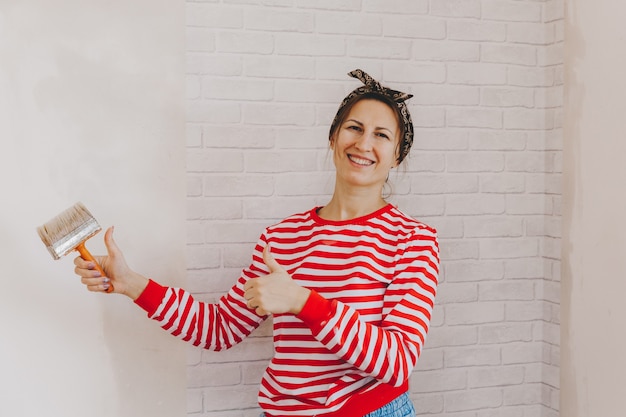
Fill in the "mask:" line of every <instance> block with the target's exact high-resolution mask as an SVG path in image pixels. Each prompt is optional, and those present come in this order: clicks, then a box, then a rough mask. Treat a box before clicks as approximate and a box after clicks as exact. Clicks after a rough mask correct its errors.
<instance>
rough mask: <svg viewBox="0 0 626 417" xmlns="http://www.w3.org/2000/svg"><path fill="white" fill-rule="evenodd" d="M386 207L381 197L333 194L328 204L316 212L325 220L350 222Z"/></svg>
mask: <svg viewBox="0 0 626 417" xmlns="http://www.w3.org/2000/svg"><path fill="white" fill-rule="evenodd" d="M386 205H387V202H386V201H385V200H384V199H383V198H382V197H377V198H371V197H370V198H364V197H358V196H339V195H337V193H336V192H335V194H333V197H332V198H331V199H330V201H329V202H328V204H326V205H325V206H324V207H322V208H321V209H320V210H319V211H318V215H319V216H320V217H322V218H323V219H326V220H334V221H342V220H350V219H355V218H357V217H362V216H365V215H367V214H370V213H373V212H375V211H376V210H379V209H381V208H383V207H385V206H386Z"/></svg>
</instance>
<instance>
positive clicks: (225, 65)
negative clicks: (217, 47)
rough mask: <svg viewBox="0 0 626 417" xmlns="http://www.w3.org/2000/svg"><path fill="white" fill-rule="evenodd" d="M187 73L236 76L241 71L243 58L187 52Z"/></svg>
mask: <svg viewBox="0 0 626 417" xmlns="http://www.w3.org/2000/svg"><path fill="white" fill-rule="evenodd" d="M185 67H186V69H187V74H210V75H217V76H237V75H241V74H242V72H243V59H242V57H241V56H238V55H228V54H211V55H207V54H205V53H202V52H199V53H194V52H188V53H187V65H186V66H185Z"/></svg>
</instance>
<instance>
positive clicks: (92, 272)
mask: <svg viewBox="0 0 626 417" xmlns="http://www.w3.org/2000/svg"><path fill="white" fill-rule="evenodd" d="M74 273H75V274H76V275H78V276H80V277H85V278H98V277H101V276H102V274H101V273H100V271H98V270H97V269H95V267H92V268H80V267H78V266H77V267H76V268H74Z"/></svg>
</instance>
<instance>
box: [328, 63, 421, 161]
mask: <svg viewBox="0 0 626 417" xmlns="http://www.w3.org/2000/svg"><path fill="white" fill-rule="evenodd" d="M348 75H349V76H351V77H353V78H356V79H358V80H360V81H361V82H362V83H363V84H364V85H363V86H361V87H358V88H356V89H355V90H353V91H352V92H351V93H350V94H348V95H347V96H346V98H344V99H343V101H342V102H341V104H340V105H339V109H338V110H337V114H336V115H335V118H334V120H333V122H332V124H331V125H330V132H329V135H328V138H329V139H331V137H332V135H333V132H334V131H335V129H336V128H337V125H338V123H339V121H340V120H339V119H340V118H341V117H342V115H343V113H344V111H343V110H344V108H345V107H346V105H348V104H349V103H354V102H356V101H357V100H358V97H360V96H364V95H366V94H367V95H369V94H374V95H379V96H382V97H384V98H385V99H387V100H386V101H387V102H389V103H388V104H389V105H390V106H391V107H392V108H393V110H394V111H395V112H396V114H397V115H398V119H399V120H400V125H401V127H402V131H403V132H404V135H403V136H402V137H401V138H400V147H399V154H398V159H397V161H398V163H400V162H402V160H404V158H405V157H406V156H407V155H408V154H409V151H410V150H411V146H412V145H413V121H412V120H411V114H410V113H409V109H408V108H407V106H406V103H405V100H408V99H410V98H411V97H413V94H408V93H403V92H401V91H396V90H392V89H391V88H387V87H383V86H382V85H381V84H380V83H379V82H378V81H376V80H375V79H373V78H372V77H371V76H370V75H369V74H367V73H366V72H365V71H363V70H360V69H355V70H353V71H350V72H349V73H348ZM394 104H395V106H394Z"/></svg>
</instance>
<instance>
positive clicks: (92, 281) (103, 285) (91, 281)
mask: <svg viewBox="0 0 626 417" xmlns="http://www.w3.org/2000/svg"><path fill="white" fill-rule="evenodd" d="M80 282H81V283H82V284H84V285H85V286H86V287H87V289H88V290H89V291H106V290H107V289H108V288H109V287H110V286H111V281H110V280H109V279H108V278H106V277H105V278H85V277H83V278H81V280H80Z"/></svg>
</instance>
